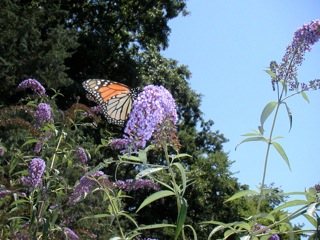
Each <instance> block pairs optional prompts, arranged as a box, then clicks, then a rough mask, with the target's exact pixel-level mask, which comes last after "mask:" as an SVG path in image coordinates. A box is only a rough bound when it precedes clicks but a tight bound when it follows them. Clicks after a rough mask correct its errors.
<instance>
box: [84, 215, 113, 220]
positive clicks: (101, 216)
mask: <svg viewBox="0 0 320 240" xmlns="http://www.w3.org/2000/svg"><path fill="white" fill-rule="evenodd" d="M106 217H113V215H110V214H97V215H92V216H87V217H83V218H81V219H80V221H81V220H85V219H92V218H106Z"/></svg>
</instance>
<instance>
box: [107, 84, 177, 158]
mask: <svg viewBox="0 0 320 240" xmlns="http://www.w3.org/2000/svg"><path fill="white" fill-rule="evenodd" d="M177 121H178V117H177V110H176V104H175V101H174V99H173V97H172V95H171V93H170V92H169V91H168V90H167V89H165V88H164V87H163V86H154V85H148V86H146V87H145V88H144V90H143V91H142V92H141V93H140V94H139V95H138V97H137V99H136V100H135V101H134V102H133V110H132V111H131V113H130V116H129V120H128V122H127V124H126V128H125V130H124V132H125V135H124V136H123V139H116V140H113V141H111V142H110V146H111V147H112V148H114V149H117V150H119V149H121V148H122V149H126V151H128V152H130V150H132V149H133V150H134V151H137V150H138V149H143V148H145V146H146V143H147V141H148V140H150V139H151V138H152V136H153V134H154V133H157V132H160V131H163V129H162V128H161V125H162V124H163V123H165V122H169V123H171V125H172V126H174V125H175V124H176V123H177ZM166 125H168V124H166ZM173 131H174V130H173Z"/></svg>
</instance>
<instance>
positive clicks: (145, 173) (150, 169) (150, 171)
mask: <svg viewBox="0 0 320 240" xmlns="http://www.w3.org/2000/svg"><path fill="white" fill-rule="evenodd" d="M164 168H165V167H157V168H148V169H146V170H143V171H141V172H139V173H138V174H137V175H136V177H135V179H136V180H137V179H140V178H143V177H145V176H148V175H150V174H152V173H155V172H158V171H161V170H163V169H164Z"/></svg>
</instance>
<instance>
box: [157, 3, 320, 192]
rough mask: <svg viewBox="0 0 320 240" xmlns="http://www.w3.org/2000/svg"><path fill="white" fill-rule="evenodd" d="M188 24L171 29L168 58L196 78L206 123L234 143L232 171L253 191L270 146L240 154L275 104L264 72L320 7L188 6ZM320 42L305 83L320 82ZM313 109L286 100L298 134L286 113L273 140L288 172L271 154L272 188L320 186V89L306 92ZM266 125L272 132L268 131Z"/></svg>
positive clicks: (303, 73)
mask: <svg viewBox="0 0 320 240" xmlns="http://www.w3.org/2000/svg"><path fill="white" fill-rule="evenodd" d="M187 6H188V10H189V11H190V12H191V13H190V15H189V16H187V17H182V16H180V17H178V18H177V19H174V20H172V21H171V22H170V27H171V29H172V32H171V35H170V37H169V39H170V42H169V48H168V49H167V50H166V51H164V52H163V54H164V56H165V57H167V58H173V59H176V60H178V61H179V63H180V64H184V65H188V67H189V70H190V71H191V72H192V78H191V79H190V84H191V87H192V89H194V90H195V91H196V92H198V93H201V94H202V95H203V97H202V104H201V110H202V111H203V113H204V117H205V119H212V120H213V121H214V122H215V125H214V130H219V131H220V132H221V133H223V134H224V135H225V137H226V138H228V139H229V140H230V141H229V142H228V143H227V144H225V145H224V150H225V151H226V152H228V153H229V159H230V160H232V161H235V162H234V163H233V165H232V167H231V171H233V172H235V173H236V174H235V177H237V178H238V179H239V182H240V183H243V184H249V185H250V187H251V188H252V189H255V186H258V185H259V183H261V177H262V170H263V160H264V156H265V150H266V145H265V144H263V143H258V142H254V143H245V144H243V145H240V146H239V147H238V148H237V150H236V151H235V146H236V145H237V144H238V143H239V142H240V141H242V140H243V139H244V138H243V137H242V136H241V135H242V134H244V133H247V132H250V131H251V130H252V129H257V126H258V125H259V121H260V120H259V119H260V114H261V111H262V110H263V108H264V106H265V105H266V104H267V103H268V102H270V101H274V100H276V92H273V91H272V88H271V83H270V78H269V77H268V75H267V74H266V73H265V72H264V71H263V70H265V69H266V68H267V67H268V66H269V63H270V61H271V60H276V61H277V62H278V63H279V62H281V58H282V56H283V55H284V53H285V48H286V46H287V45H288V44H289V43H290V42H291V39H292V36H293V33H294V31H295V30H296V29H297V28H299V27H300V26H302V25H303V24H304V23H306V22H309V21H311V20H315V19H318V18H320V1H319V0H304V1H294V0H282V1H279V0H269V1H258V0H241V1H231V0H223V1H221V0H220V1H219V0H189V1H187ZM319 65H320V42H318V43H317V44H316V45H315V46H314V47H313V49H312V51H311V52H308V53H307V54H306V56H305V61H304V63H303V65H302V66H301V67H300V68H299V75H298V78H299V80H300V81H305V82H307V81H309V80H311V79H315V78H320V67H319ZM308 96H309V99H310V104H308V103H307V102H306V101H305V100H304V99H303V98H302V97H301V96H295V97H293V98H292V99H290V100H289V101H288V106H289V107H290V108H291V111H292V114H293V127H292V129H291V131H290V132H289V122H288V117H287V114H286V112H285V111H284V109H283V111H282V112H281V114H280V116H279V117H280V118H279V119H278V122H277V125H276V128H275V134H274V136H283V137H284V138H283V139H280V140H279V141H278V142H279V143H280V144H281V145H282V146H283V148H284V149H285V151H286V153H287V155H288V157H289V160H290V164H291V169H292V171H290V170H289V169H288V167H287V165H286V164H285V162H284V161H283V160H282V158H281V157H280V156H279V155H278V154H277V153H275V151H272V154H271V156H270V159H269V165H268V173H267V180H266V182H267V184H268V183H272V182H274V183H275V186H279V187H281V188H282V189H283V190H284V191H285V192H291V191H304V190H305V188H308V187H311V186H314V184H316V183H319V182H320V174H319V169H320V155H319V148H320V90H319V91H315V92H309V93H308ZM268 123H269V122H267V123H266V131H267V132H268V130H269V127H268V126H269V125H268Z"/></svg>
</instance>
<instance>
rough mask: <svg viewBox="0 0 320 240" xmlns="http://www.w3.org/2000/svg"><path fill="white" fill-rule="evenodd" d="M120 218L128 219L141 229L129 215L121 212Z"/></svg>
mask: <svg viewBox="0 0 320 240" xmlns="http://www.w3.org/2000/svg"><path fill="white" fill-rule="evenodd" d="M119 216H124V217H126V218H127V219H129V220H130V221H131V222H132V223H133V224H134V225H135V226H136V227H139V226H138V223H137V222H136V221H135V220H134V219H133V218H132V217H131V216H130V215H129V214H126V213H124V212H119Z"/></svg>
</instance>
